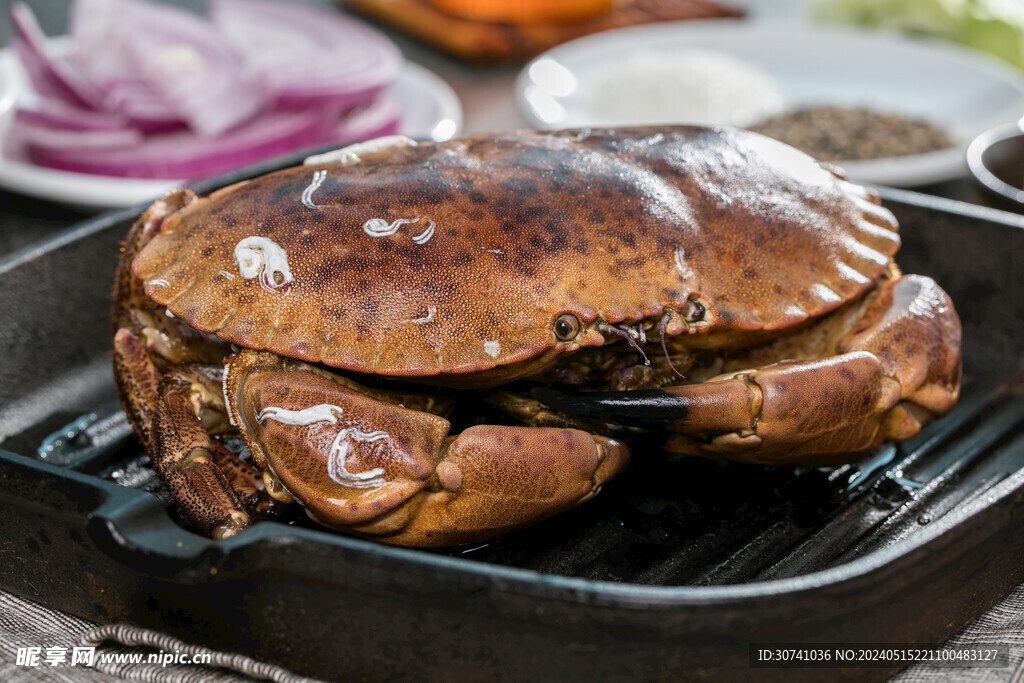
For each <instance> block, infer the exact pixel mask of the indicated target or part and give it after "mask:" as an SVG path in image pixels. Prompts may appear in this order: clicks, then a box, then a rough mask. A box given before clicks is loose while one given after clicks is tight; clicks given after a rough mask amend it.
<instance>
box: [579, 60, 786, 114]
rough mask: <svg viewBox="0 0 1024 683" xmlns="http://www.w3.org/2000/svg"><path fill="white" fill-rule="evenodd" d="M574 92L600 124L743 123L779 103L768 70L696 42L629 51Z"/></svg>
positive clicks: (780, 105) (779, 107) (773, 109)
mask: <svg viewBox="0 0 1024 683" xmlns="http://www.w3.org/2000/svg"><path fill="white" fill-rule="evenodd" d="M577 96H578V97H579V101H580V103H581V105H582V106H584V107H586V108H587V109H588V110H589V111H590V113H591V115H592V117H593V120H594V121H599V122H600V123H601V124H602V125H648V124H662V123H691V124H698V125H712V126H715V125H732V126H740V127H744V126H748V125H750V124H752V123H754V122H756V121H758V120H760V119H762V118H764V117H766V116H770V115H772V114H775V113H777V112H779V111H781V110H782V108H783V97H782V94H781V92H780V91H779V87H778V85H777V84H776V83H775V79H774V78H772V77H771V75H769V74H768V73H766V72H765V71H763V70H762V69H760V68H758V67H757V66H756V65H753V64H750V63H748V62H745V61H743V60H742V59H738V58H736V57H733V56H732V55H728V54H725V53H723V52H716V51H714V50H705V49H697V48H691V49H677V50H653V49H652V50H646V49H643V50H637V51H634V52H632V53H630V54H629V55H628V56H627V57H626V58H625V59H622V60H621V61H618V62H616V63H614V64H611V65H609V66H608V67H607V68H606V69H602V70H601V71H600V72H599V73H597V74H595V75H594V77H593V78H590V79H587V80H585V81H583V82H581V83H580V84H579V90H578V91H577Z"/></svg>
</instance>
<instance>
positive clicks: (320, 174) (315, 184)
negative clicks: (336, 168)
mask: <svg viewBox="0 0 1024 683" xmlns="http://www.w3.org/2000/svg"><path fill="white" fill-rule="evenodd" d="M326 179H327V171H326V170H324V169H320V170H319V171H314V172H313V180H311V181H310V183H309V185H307V186H306V189H305V190H303V191H302V204H303V206H305V207H306V208H307V209H319V208H320V204H317V203H315V202H314V201H313V193H314V192H316V191H317V190H319V189H320V186H321V185H323V184H324V180H326Z"/></svg>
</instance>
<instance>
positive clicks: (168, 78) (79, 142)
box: [10, 0, 402, 179]
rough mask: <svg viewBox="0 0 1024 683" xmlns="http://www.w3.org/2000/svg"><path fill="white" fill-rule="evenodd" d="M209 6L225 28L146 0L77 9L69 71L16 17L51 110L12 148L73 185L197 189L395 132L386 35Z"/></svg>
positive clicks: (19, 130)
mask: <svg viewBox="0 0 1024 683" xmlns="http://www.w3.org/2000/svg"><path fill="white" fill-rule="evenodd" d="M209 6H210V11H211V13H212V15H213V18H214V20H215V21H216V22H217V25H215V24H214V23H210V22H207V21H204V20H202V19H201V18H199V17H197V16H196V15H192V14H189V13H187V12H184V11H181V10H178V9H175V8H170V7H165V6H161V5H156V4H150V3H145V2H140V1H138V0H75V2H74V5H73V11H72V17H71V41H70V44H69V45H67V46H66V47H67V50H66V52H62V53H60V56H59V57H54V56H52V55H50V54H49V53H48V52H47V50H46V49H45V48H46V42H45V40H46V39H45V36H44V35H43V34H42V31H41V30H40V29H39V26H38V23H37V22H36V21H35V18H34V17H33V16H32V15H31V12H29V11H28V10H27V8H24V6H21V5H18V6H16V7H15V8H14V9H12V18H13V20H14V21H15V23H16V30H17V31H18V34H19V40H18V43H19V49H18V53H19V56H20V57H21V58H22V60H23V62H24V63H25V66H26V70H27V71H28V72H29V74H30V77H31V79H32V82H33V85H34V87H35V88H36V90H37V91H38V92H37V94H38V95H40V97H39V98H38V105H37V106H36V107H35V108H34V109H31V110H21V111H19V113H18V115H17V117H16V120H15V121H14V122H13V124H12V129H11V135H10V142H11V144H12V145H14V146H15V147H16V148H17V149H19V150H22V151H23V153H24V154H25V155H27V156H28V157H29V158H30V159H31V160H32V161H34V162H35V163H37V164H40V165H42V166H48V167H51V168H57V169H61V170H66V171H74V172H80V173H91V174H98V175H107V176H119V177H135V178H160V179H190V178H198V177H201V176H205V175H210V174H214V173H219V172H222V171H225V170H228V169H231V168H235V167H238V166H242V165H244V164H247V163H251V162H254V161H258V160H262V159H265V158H268V157H270V156H274V155H276V154H281V153H284V152H288V151H293V150H295V149H298V148H302V147H312V146H315V145H323V144H327V143H337V144H349V143H352V142H356V141H359V140H363V139H367V138H372V137H377V136H381V135H387V134H391V133H394V132H396V131H397V129H398V126H399V121H400V118H401V117H400V112H399V111H398V109H397V107H396V105H395V104H394V102H392V101H391V100H390V98H388V97H387V96H386V94H385V93H384V92H383V91H384V89H385V88H386V87H387V86H388V85H390V84H391V83H392V82H393V81H394V79H395V78H396V77H397V75H398V73H399V70H400V68H401V59H402V58H401V54H400V53H399V51H398V49H397V48H396V47H394V45H393V44H391V43H390V41H388V39H387V38H386V37H384V36H383V35H382V34H380V33H378V32H377V31H375V30H374V29H371V28H369V27H367V26H365V25H363V24H361V23H358V22H355V21H353V20H350V19H347V18H345V17H344V16H343V15H340V14H338V13H336V12H333V11H329V10H322V9H315V8H311V7H306V6H303V5H295V4H291V3H284V2H281V3H277V2H270V1H268V0H246V1H244V2H243V1H242V0H210V5H209ZM236 45H237V46H236ZM93 106H97V109H93V108H92V107H93ZM273 107H277V111H273ZM300 107H301V108H300ZM186 124H187V126H188V128H189V130H179V129H181V128H182V127H183V126H185V125H186Z"/></svg>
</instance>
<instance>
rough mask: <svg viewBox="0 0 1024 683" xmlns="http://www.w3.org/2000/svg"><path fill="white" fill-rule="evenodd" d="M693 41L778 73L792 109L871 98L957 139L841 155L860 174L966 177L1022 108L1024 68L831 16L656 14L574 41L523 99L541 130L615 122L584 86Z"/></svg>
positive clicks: (521, 84) (898, 180)
mask: <svg viewBox="0 0 1024 683" xmlns="http://www.w3.org/2000/svg"><path fill="white" fill-rule="evenodd" d="M687 48H698V49H704V50H715V51H719V52H723V53H726V54H729V55H732V56H734V57H736V58H739V59H741V60H744V61H746V62H750V63H751V64H754V65H756V66H758V67H760V68H761V69H762V70H763V71H765V72H767V73H768V74H769V75H770V76H772V77H773V78H774V79H775V81H776V82H777V84H778V88H779V90H780V91H781V94H782V96H783V100H784V103H785V106H786V108H795V107H800V106H806V105H812V104H828V105H836V106H864V107H870V108H872V109H876V110H879V111H886V112H892V113H896V114H901V115H904V116H910V117H914V118H921V119H925V120H928V121H931V122H934V123H936V124H938V125H940V126H942V127H944V128H945V129H946V130H947V131H948V132H949V133H950V135H951V136H952V137H953V139H954V140H955V141H956V143H957V144H956V146H955V147H952V148H949V149H946V150H942V151H938V152H932V153H929V154H920V155H914V156H907V157H891V158H886V159H875V160H870V161H848V162H838V165H840V166H842V167H843V168H844V169H845V170H846V172H847V173H848V174H849V176H850V177H851V178H853V179H856V180H859V181H862V182H869V183H879V184H886V185H899V186H913V185H922V184H926V183H932V182H938V181H942V180H948V179H951V178H956V177H959V176H962V175H965V173H966V165H965V162H964V152H965V149H966V145H967V144H968V143H969V142H970V141H971V139H973V138H974V137H975V136H976V135H978V134H979V133H981V132H982V131H984V130H986V129H988V128H992V127H993V126H996V125H998V124H1000V123H1005V122H1008V121H1013V120H1016V119H1017V118H1019V117H1020V115H1021V113H1022V112H1024V75H1022V74H1020V73H1019V72H1017V71H1016V70H1014V69H1012V68H1011V67H1009V66H1006V65H1004V64H1003V63H1001V62H998V61H996V60H994V59H992V58H990V57H987V56H985V55H982V54H979V53H976V52H972V51H969V50H966V49H964V48H961V47H958V46H956V45H951V44H948V43H938V42H934V41H928V40H923V39H922V40H919V39H910V38H903V37H898V36H895V35H892V34H885V33H869V32H864V31H858V30H850V29H840V28H830V27H823V26H813V27H812V26H800V25H797V26H787V25H779V24H759V23H737V22H735V21H700V22H678V23H668V24H653V25H648V26H639V27H635V28H628V29H619V30H615V31H608V32H606V33H600V34H595V35H592V36H587V37H585V38H580V39H577V40H574V41H572V42H569V43H565V44H564V45H560V46H558V47H556V48H554V49H553V50H550V51H549V52H546V53H545V54H543V55H541V56H540V57H538V58H536V59H535V60H533V61H532V62H531V63H530V64H528V65H527V67H526V68H525V69H524V70H523V71H522V72H521V73H520V75H519V79H518V82H517V98H518V102H519V106H520V108H521V109H522V112H523V114H524V115H525V116H526V117H527V118H528V119H529V120H530V121H531V122H533V123H534V124H535V125H538V126H541V127H544V128H566V127H577V126H607V125H617V122H616V121H613V120H609V119H608V117H606V116H603V115H602V112H600V111H593V110H590V109H589V108H588V106H587V101H586V98H583V97H581V96H580V95H579V93H580V92H581V91H585V88H586V86H587V84H588V83H592V82H594V80H595V79H596V78H597V77H598V76H599V75H600V74H601V73H602V70H603V69H607V68H608V66H609V65H612V64H618V63H621V62H622V60H624V59H626V58H627V56H629V55H631V54H634V53H636V52H637V51H641V50H642V51H645V52H646V51H652V50H656V51H665V52H666V53H669V54H670V53H672V52H676V51H678V50H681V49H687ZM538 64H539V65H540V66H539V67H538ZM552 74H554V76H553V77H552ZM573 84H574V85H573ZM666 123H669V122H666ZM678 123H685V122H683V121H679V122H678Z"/></svg>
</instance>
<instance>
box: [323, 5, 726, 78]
mask: <svg viewBox="0 0 1024 683" xmlns="http://www.w3.org/2000/svg"><path fill="white" fill-rule="evenodd" d="M336 1H337V2H340V3H341V4H342V5H344V6H345V7H347V8H348V9H350V10H352V11H354V12H358V13H360V14H363V15H364V16H367V17H369V18H371V19H374V20H376V21H379V22H380V23H382V24H386V25H388V26H393V27H394V28H396V29H398V30H400V31H404V32H405V33H408V34H409V35H411V36H414V37H416V38H418V39H420V40H422V41H423V42H424V43H427V44H428V45H432V46H434V47H436V48H438V49H440V50H444V51H445V52H447V53H449V54H452V55H455V56H456V57H459V58H460V59H464V60H466V61H470V62H478V63H482V62H511V61H518V60H523V59H529V58H530V57H533V56H534V55H536V54H538V53H540V52H543V51H544V50H549V49H551V48H552V47H554V46H555V45H558V44H560V43H564V42H565V41H567V40H572V39H573V38H579V37H580V36H585V35H588V34H591V33H597V32H598V31H607V30H609V29H613V28H622V27H624V26H636V25H638V24H649V23H651V22H655V21H679V20H681V19H723V18H727V17H728V18H738V17H742V16H743V12H742V11H741V10H739V9H736V8H734V7H730V6H729V5H728V2H729V0H336ZM588 2H589V3H590V6H591V7H590V8H591V9H594V8H596V6H597V4H598V3H600V2H603V3H605V4H607V5H608V6H609V7H608V9H607V11H601V12H596V13H590V14H587V15H585V16H576V17H572V18H564V19H559V20H554V19H552V20H548V21H544V20H540V19H536V20H532V21H509V20H500V19H476V18H469V17H467V16H462V15H460V14H458V13H456V11H455V9H454V8H455V7H456V6H459V7H470V6H472V7H474V8H475V9H476V10H477V11H486V10H489V11H492V12H502V11H505V12H507V11H509V9H508V8H509V7H512V6H516V5H519V6H521V7H522V8H526V7H532V8H535V9H536V8H543V9H536V11H540V12H550V11H552V7H551V6H554V5H558V4H564V5H566V6H570V7H571V6H575V7H576V8H577V9H580V10H582V8H583V7H584V5H585V4H586V3H588ZM442 5H446V6H451V7H452V8H453V9H451V10H449V9H442ZM517 11H518V10H517ZM559 11H564V8H563V9H560V10H559Z"/></svg>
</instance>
